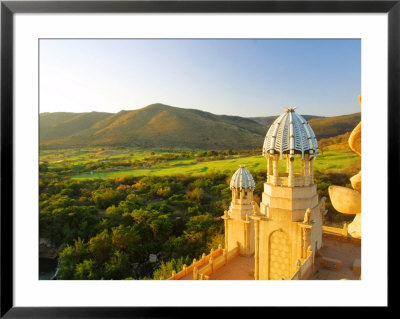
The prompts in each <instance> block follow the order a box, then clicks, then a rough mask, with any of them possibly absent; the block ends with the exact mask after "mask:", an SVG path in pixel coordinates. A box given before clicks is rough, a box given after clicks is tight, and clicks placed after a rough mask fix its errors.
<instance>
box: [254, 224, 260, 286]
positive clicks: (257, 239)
mask: <svg viewBox="0 0 400 319" xmlns="http://www.w3.org/2000/svg"><path fill="white" fill-rule="evenodd" d="M259 230H260V221H259V220H258V219H255V220H254V232H255V234H254V237H255V245H254V280H258V278H259V242H260V235H259V234H260V231H259Z"/></svg>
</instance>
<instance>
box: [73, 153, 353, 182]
mask: <svg viewBox="0 0 400 319" xmlns="http://www.w3.org/2000/svg"><path fill="white" fill-rule="evenodd" d="M360 164H361V160H360V157H359V156H358V155H357V154H355V153H352V152H349V151H341V152H338V151H335V152H333V151H327V152H324V154H323V155H320V156H318V158H317V159H316V160H315V163H314V169H315V170H319V171H322V172H338V173H339V172H348V171H349V170H351V171H353V170H356V169H357V168H358V169H360ZM239 165H245V166H246V168H247V169H248V170H249V171H251V172H257V171H262V170H264V171H266V170H267V161H266V159H265V158H264V157H263V156H262V155H258V156H248V157H237V158H234V159H226V160H216V161H209V162H201V163H196V162H195V161H194V159H187V160H174V161H169V162H166V163H160V164H156V165H153V166H152V167H150V168H136V169H135V168H129V169H118V170H108V171H99V172H96V171H93V172H84V173H80V174H74V175H71V178H73V179H95V178H101V179H104V178H119V177H128V176H174V175H180V174H182V175H202V174H205V173H208V172H213V171H221V172H234V171H236V170H237V169H238V167H239ZM284 165H285V163H284V162H283V161H282V162H280V167H279V169H280V171H284V170H285V167H284ZM295 170H296V171H298V172H300V162H299V161H298V162H296V166H295Z"/></svg>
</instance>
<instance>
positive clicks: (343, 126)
mask: <svg viewBox="0 0 400 319" xmlns="http://www.w3.org/2000/svg"><path fill="white" fill-rule="evenodd" d="M304 117H305V118H306V119H307V120H309V123H310V124H311V126H312V128H313V129H314V132H315V133H316V135H317V138H321V137H330V136H335V135H339V134H343V133H345V132H349V131H351V130H352V129H353V128H354V127H355V125H356V124H357V123H358V122H359V120H360V113H357V114H351V115H344V116H338V117H330V118H322V117H317V116H308V115H306V116H304ZM275 118H276V116H270V117H259V118H244V117H240V116H228V115H216V114H212V113H209V112H204V111H200V110H196V109H184V108H177V107H172V106H168V105H164V104H152V105H149V106H147V107H144V108H142V109H138V110H133V111H120V112H118V113H115V114H112V113H101V112H90V113H67V112H57V113H42V114H40V146H41V147H42V148H64V147H87V146H124V147H127V146H129V147H139V148H189V149H210V150H212V149H236V150H240V149H255V148H260V146H261V145H262V143H263V139H264V137H265V134H266V133H267V130H268V127H269V125H270V124H271V123H272V122H273V120H274V119H275ZM261 123H265V124H261Z"/></svg>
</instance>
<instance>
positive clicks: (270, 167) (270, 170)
mask: <svg viewBox="0 0 400 319" xmlns="http://www.w3.org/2000/svg"><path fill="white" fill-rule="evenodd" d="M272 174H273V173H272V156H268V174H267V183H271V175H272Z"/></svg>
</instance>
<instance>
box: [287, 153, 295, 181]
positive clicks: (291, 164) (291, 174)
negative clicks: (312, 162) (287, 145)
mask: <svg viewBox="0 0 400 319" xmlns="http://www.w3.org/2000/svg"><path fill="white" fill-rule="evenodd" d="M288 166H289V175H288V186H289V187H293V186H294V157H292V158H290V159H289V165H288Z"/></svg>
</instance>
